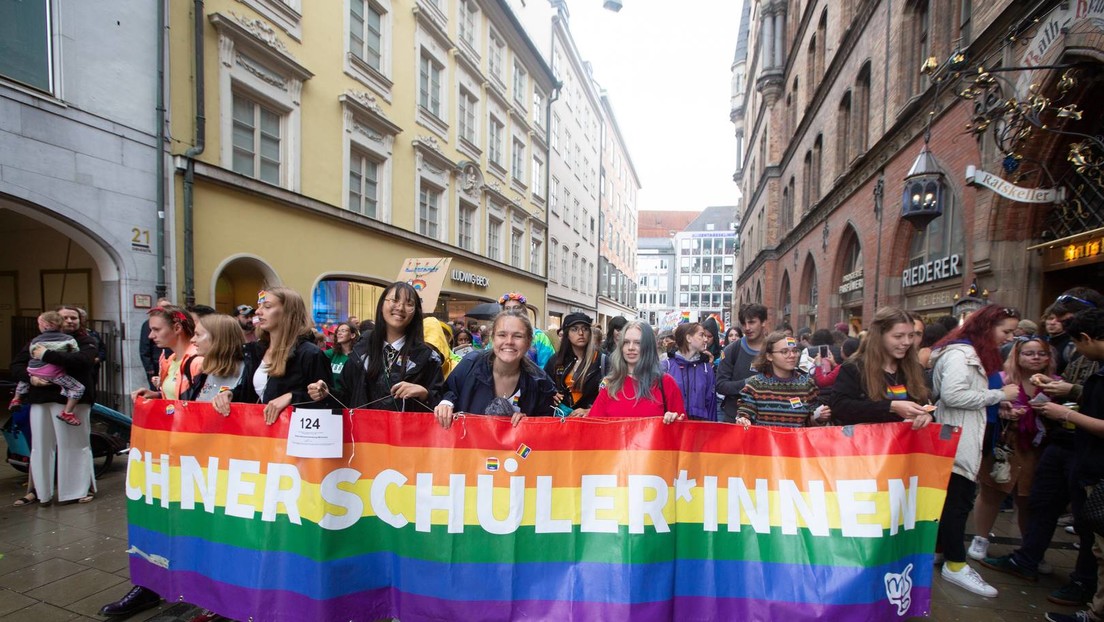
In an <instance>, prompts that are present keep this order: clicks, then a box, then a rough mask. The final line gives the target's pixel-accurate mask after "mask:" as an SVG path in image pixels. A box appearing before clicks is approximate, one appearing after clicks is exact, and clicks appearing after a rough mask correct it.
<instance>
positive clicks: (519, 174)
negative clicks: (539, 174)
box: [510, 138, 525, 183]
mask: <svg viewBox="0 0 1104 622" xmlns="http://www.w3.org/2000/svg"><path fill="white" fill-rule="evenodd" d="M510 175H511V176H513V178H514V179H516V180H517V181H520V182H522V183H525V143H524V142H522V141H521V140H520V139H517V138H515V139H514V150H513V155H512V156H511V160H510Z"/></svg>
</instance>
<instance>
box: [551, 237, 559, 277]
mask: <svg viewBox="0 0 1104 622" xmlns="http://www.w3.org/2000/svg"><path fill="white" fill-rule="evenodd" d="M559 251H560V247H559V241H557V240H556V238H551V239H550V240H549V241H548V278H549V279H550V280H552V281H556V282H559V275H558V274H557V273H556V266H558V265H559V263H558V261H559V260H558V259H557V258H556V254H557V253H559Z"/></svg>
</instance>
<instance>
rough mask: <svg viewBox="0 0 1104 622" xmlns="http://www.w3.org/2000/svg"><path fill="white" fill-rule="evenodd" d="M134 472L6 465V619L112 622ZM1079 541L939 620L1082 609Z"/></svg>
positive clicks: (944, 605) (1003, 524)
mask: <svg viewBox="0 0 1104 622" xmlns="http://www.w3.org/2000/svg"><path fill="white" fill-rule="evenodd" d="M0 449H3V441H2V440H0ZM124 468H125V467H124V466H123V463H122V460H121V459H120V460H118V461H116V464H115V465H114V466H113V468H112V469H111V470H110V471H109V472H108V473H107V474H106V475H105V476H104V477H103V478H101V479H100V482H99V492H98V493H97V495H96V499H95V500H94V501H92V502H91V503H88V504H83V505H80V504H70V505H60V506H59V505H56V504H54V505H50V506H48V507H42V506H40V505H37V504H35V505H32V506H28V507H21V508H17V507H12V502H14V501H15V500H16V499H18V498H19V497H20V496H21V495H22V494H23V488H22V486H23V483H24V482H25V481H26V477H25V476H24V475H22V474H20V473H18V472H16V471H15V470H14V469H12V468H11V467H10V466H8V465H6V464H0V555H2V557H0V622H9V621H15V620H19V621H25V622H54V621H55V620H58V621H60V620H83V621H87V620H104V619H105V618H102V617H100V616H98V615H97V612H98V611H99V610H100V607H101V606H103V605H104V603H107V602H110V601H113V600H116V599H117V598H119V597H121V596H122V595H123V594H125V593H126V592H127V591H128V590H129V589H130V587H131V585H130V581H129V576H130V574H129V571H128V568H127V555H126V552H125V551H126V548H127V542H126V534H127V525H126V495H125V494H124V492H123V478H124V474H125V471H124ZM1013 517H1014V515H1013V514H1012V513H1010V512H1008V513H1001V515H1000V517H999V518H998V520H997V525H996V528H995V530H994V532H995V533H996V535H997V537H998V539H1007V540H1009V541H1011V542H1013V543H1014V542H1015V541H1016V538H1018V535H1019V534H1018V530H1017V528H1016V526H1015V523H1014V518H1013ZM969 524H970V525H971V526H972V522H971V523H969ZM1073 540H1074V538H1073V536H1070V535H1068V534H1066V533H1065V532H1064V531H1062V530H1059V532H1058V533H1057V534H1056V535H1055V538H1054V543H1053V544H1052V548H1051V551H1050V552H1049V553H1048V554H1047V561H1049V562H1050V563H1051V564H1052V565H1053V566H1054V569H1055V571H1054V574H1053V575H1051V576H1049V577H1041V579H1040V581H1039V582H1038V583H1034V584H1031V583H1027V582H1026V581H1022V580H1020V579H1017V578H1015V577H1011V576H1008V575H1003V574H1000V573H997V572H993V571H990V570H988V569H985V568H981V567H980V566H979V565H977V564H974V567H975V568H978V570H979V571H980V572H981V574H982V576H984V577H985V579H986V580H987V581H989V582H990V583H992V584H993V585H994V586H995V587H997V589H999V590H1000V596H999V597H997V598H994V599H988V598H982V597H980V596H974V595H973V594H970V593H968V592H966V591H964V590H962V589H960V588H957V587H955V586H951V585H947V584H946V583H944V582H943V580H942V579H940V578H938V574H937V578H936V579H935V586H934V590H933V592H932V593H933V600H934V602H933V604H932V616H931V619H934V620H939V621H940V622H956V621H960V620H961V621H963V622H990V621H997V620H1000V621H1005V622H1019V621H1026V620H1042V619H1043V614H1044V613H1045V612H1046V611H1062V612H1067V613H1069V612H1073V611H1075V610H1076V608H1073V607H1059V606H1057V605H1052V604H1050V603H1049V602H1047V600H1046V596H1047V594H1048V593H1050V592H1051V591H1052V590H1054V589H1055V588H1058V587H1060V586H1061V585H1062V584H1063V583H1064V582H1065V580H1066V577H1067V575H1068V573H1069V571H1070V569H1072V568H1073V564H1074V560H1075V559H1076V555H1077V551H1076V550H1074V549H1073V547H1072V542H1073ZM1012 548H1014V544H999V543H994V544H993V545H992V547H991V549H990V551H991V553H993V554H1003V553H1005V552H1007V551H1010V550H1011V549H1012ZM191 611H194V609H192V608H191V607H189V606H186V605H183V604H179V603H178V604H166V603H162V605H161V606H160V607H159V608H158V609H151V610H147V611H144V612H142V613H140V614H137V615H136V616H133V617H131V618H128V620H131V621H134V622H139V621H142V622H146V621H149V622H155V621H156V622H170V621H175V620H187V619H188V618H189V617H190V616H189V615H188V614H189V612H191ZM917 619H920V618H917Z"/></svg>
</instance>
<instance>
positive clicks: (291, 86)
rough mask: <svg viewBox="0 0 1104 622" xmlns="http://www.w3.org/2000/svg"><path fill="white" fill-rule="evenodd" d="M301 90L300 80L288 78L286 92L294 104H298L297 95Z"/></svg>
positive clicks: (301, 83)
mask: <svg viewBox="0 0 1104 622" xmlns="http://www.w3.org/2000/svg"><path fill="white" fill-rule="evenodd" d="M302 92H303V81H302V80H290V81H288V94H289V95H291V101H292V103H294V104H295V105H296V106H298V105H299V95H300V94H301V93H302Z"/></svg>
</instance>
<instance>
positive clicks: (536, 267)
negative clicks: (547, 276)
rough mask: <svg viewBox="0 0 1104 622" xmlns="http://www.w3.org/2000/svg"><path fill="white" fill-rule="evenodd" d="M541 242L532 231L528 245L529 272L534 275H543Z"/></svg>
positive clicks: (535, 232)
mask: <svg viewBox="0 0 1104 622" xmlns="http://www.w3.org/2000/svg"><path fill="white" fill-rule="evenodd" d="M542 248H543V242H542V241H541V239H540V236H539V235H538V232H537V231H533V234H532V241H531V242H530V244H529V271H530V272H533V273H534V274H544V254H543V253H542V252H541V250H542Z"/></svg>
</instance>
